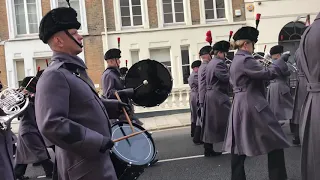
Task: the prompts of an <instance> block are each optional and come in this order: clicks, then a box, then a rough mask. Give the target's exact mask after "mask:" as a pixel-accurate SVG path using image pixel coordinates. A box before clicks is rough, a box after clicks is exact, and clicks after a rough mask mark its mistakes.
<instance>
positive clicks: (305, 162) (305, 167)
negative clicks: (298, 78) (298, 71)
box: [299, 13, 320, 180]
mask: <svg viewBox="0 0 320 180" xmlns="http://www.w3.org/2000/svg"><path fill="white" fill-rule="evenodd" d="M319 47H320V13H319V14H318V15H317V17H316V19H315V20H314V22H313V23H312V25H311V26H309V27H308V28H307V29H306V30H305V32H304V35H303V36H302V38H301V41H300V46H299V49H300V50H299V51H300V52H299V57H300V58H299V60H300V63H301V68H302V71H303V73H304V74H305V76H306V81H307V96H306V99H305V101H304V104H303V109H302V112H301V121H300V122H301V125H300V127H301V130H300V131H301V146H302V157H301V169H302V172H301V176H302V180H318V179H319V177H320V170H319V169H320V143H319V140H320V136H319V132H320V121H319V117H320V111H319V103H320V81H319V79H320V64H319V57H320V51H319Z"/></svg>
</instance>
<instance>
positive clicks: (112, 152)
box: [110, 121, 157, 167]
mask: <svg viewBox="0 0 320 180" xmlns="http://www.w3.org/2000/svg"><path fill="white" fill-rule="evenodd" d="M124 124H126V125H128V126H130V125H129V123H128V122H122V121H119V122H115V123H114V124H113V125H112V126H111V129H112V128H113V127H114V126H117V125H119V126H121V125H124ZM132 126H133V128H134V129H135V127H136V128H138V129H139V130H141V131H144V130H145V129H144V128H143V127H142V126H140V125H138V124H136V123H132ZM135 130H136V129H135ZM141 131H140V132H141ZM111 133H112V134H113V130H112V132H111ZM112 134H111V135H112ZM142 134H146V136H147V138H148V139H149V140H150V141H151V144H152V148H153V150H154V154H153V155H152V158H151V159H150V162H151V161H152V160H153V159H154V157H155V155H156V153H157V152H156V147H155V144H154V140H153V138H152V136H151V134H150V133H149V132H148V131H145V132H144V133H142ZM138 136H139V135H138ZM122 141H126V140H122ZM120 142H121V141H120ZM110 154H111V155H114V157H115V158H116V159H117V160H118V161H120V162H122V163H124V164H127V165H131V166H135V167H148V164H149V163H150V162H148V163H147V164H144V165H136V164H130V162H127V161H124V160H123V159H121V158H120V157H119V156H118V155H117V154H116V153H114V147H113V148H112V149H111V150H110Z"/></svg>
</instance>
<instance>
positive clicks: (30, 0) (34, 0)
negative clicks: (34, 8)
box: [27, 0, 36, 4]
mask: <svg viewBox="0 0 320 180" xmlns="http://www.w3.org/2000/svg"><path fill="white" fill-rule="evenodd" d="M28 3H36V0H27V4H28Z"/></svg>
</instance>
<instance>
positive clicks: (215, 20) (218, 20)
mask: <svg viewBox="0 0 320 180" xmlns="http://www.w3.org/2000/svg"><path fill="white" fill-rule="evenodd" d="M217 22H228V19H227V18H221V19H206V23H207V24H209V23H217Z"/></svg>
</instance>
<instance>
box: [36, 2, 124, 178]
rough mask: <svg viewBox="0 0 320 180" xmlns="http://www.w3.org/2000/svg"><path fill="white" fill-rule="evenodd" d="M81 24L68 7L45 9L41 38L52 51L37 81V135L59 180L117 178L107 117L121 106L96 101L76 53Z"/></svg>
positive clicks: (99, 100) (97, 99) (83, 66)
mask: <svg viewBox="0 0 320 180" xmlns="http://www.w3.org/2000/svg"><path fill="white" fill-rule="evenodd" d="M80 26H81V24H80V23H79V22H78V21H77V13H76V11H75V10H74V9H72V8H70V7H69V8H66V7H60V8H56V9H53V10H51V11H49V12H48V13H47V14H46V15H45V16H44V17H43V18H42V20H41V22H40V27H39V37H40V39H41V40H42V41H43V43H45V44H48V45H49V46H50V48H51V49H52V51H53V56H52V61H53V62H52V63H51V64H50V65H49V67H47V68H46V69H45V70H44V72H43V74H42V76H41V77H40V79H39V81H38V84H37V88H36V92H37V93H36V97H35V111H36V121H37V125H38V127H39V131H40V132H41V134H42V135H43V136H44V137H45V138H46V139H47V140H48V141H50V142H51V143H52V144H54V145H55V154H56V156H55V157H56V161H55V162H56V167H57V172H54V173H57V178H58V179H59V180H73V179H82V180H92V179H99V180H100V179H101V180H117V176H116V173H115V169H114V166H113V163H112V160H111V157H110V153H109V150H110V149H111V148H112V147H113V145H114V143H113V141H112V139H111V138H112V136H111V125H110V122H109V115H110V116H112V115H113V114H111V112H113V111H115V110H118V109H119V108H120V107H122V106H124V105H125V104H124V103H121V102H119V101H117V100H113V101H111V100H106V99H100V97H99V95H98V93H97V92H96V91H95V87H94V84H93V82H92V80H91V79H90V78H89V76H88V74H87V72H86V69H87V67H86V65H85V63H84V62H83V60H82V59H80V58H79V57H78V56H77V55H78V54H79V53H81V52H82V47H83V46H82V39H83V38H82V36H81V35H79V34H78V31H77V30H78V29H79V28H80Z"/></svg>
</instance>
